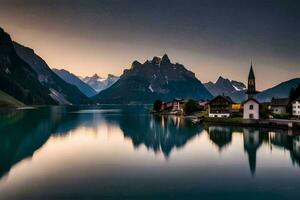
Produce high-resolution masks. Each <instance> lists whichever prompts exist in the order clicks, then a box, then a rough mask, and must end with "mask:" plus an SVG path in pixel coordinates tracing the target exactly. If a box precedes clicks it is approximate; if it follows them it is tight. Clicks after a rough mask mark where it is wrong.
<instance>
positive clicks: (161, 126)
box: [0, 107, 300, 177]
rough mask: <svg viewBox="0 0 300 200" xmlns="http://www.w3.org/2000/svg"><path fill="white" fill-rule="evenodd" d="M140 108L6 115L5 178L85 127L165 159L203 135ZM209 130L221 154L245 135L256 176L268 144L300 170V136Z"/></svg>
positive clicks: (0, 161)
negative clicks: (107, 131)
mask: <svg viewBox="0 0 300 200" xmlns="http://www.w3.org/2000/svg"><path fill="white" fill-rule="evenodd" d="M72 109H74V112H73V110H72ZM141 110H144V108H142V109H141V108H136V107H132V108H131V107H124V108H122V109H121V110H120V112H118V113H115V112H114V111H105V112H104V113H102V112H100V113H99V112H93V111H89V110H85V112H84V113H82V112H77V111H78V108H63V107H52V108H42V109H38V110H31V111H22V112H21V111H20V112H16V113H15V112H10V113H9V115H5V117H3V115H1V116H0V177H2V176H3V175H4V174H6V173H7V172H8V171H9V170H10V169H11V167H12V166H13V165H15V164H16V163H18V162H19V161H21V160H23V159H25V158H27V157H30V156H32V155H33V154H34V152H35V151H36V150H37V149H39V148H40V147H41V146H43V145H44V143H45V142H46V141H47V140H48V139H49V137H50V136H51V135H53V134H54V135H59V136H63V135H65V134H67V133H68V132H70V130H74V129H76V128H78V127H82V126H84V127H88V128H93V129H95V133H97V128H98V127H99V125H100V124H101V123H106V124H107V126H119V127H120V129H121V130H122V131H123V134H124V136H125V137H128V138H130V139H131V140H132V143H133V145H134V147H138V146H140V145H145V146H146V147H147V148H148V149H151V150H153V151H154V152H163V154H164V155H165V156H166V157H168V156H169V155H170V153H171V151H172V150H173V149H174V148H181V147H183V146H184V145H186V144H187V142H188V141H189V140H191V139H192V138H193V137H194V136H195V135H197V134H199V133H201V132H202V128H201V127H199V126H194V125H192V124H190V123H188V122H187V121H185V120H184V119H182V118H180V117H175V116H173V117H171V116H169V117H166V116H151V115H148V114H145V113H144V111H142V112H141ZM81 111H82V110H81ZM96 111H97V110H96ZM98 111H99V110H98ZM208 130H209V138H210V140H211V141H212V142H213V143H214V144H216V145H217V146H218V148H219V149H220V151H221V150H222V149H224V147H226V146H229V145H230V144H231V141H232V133H233V131H238V132H243V141H244V150H245V151H246V152H247V154H248V158H249V166H250V171H251V173H252V174H255V170H256V152H257V150H258V148H259V147H260V146H261V145H262V143H263V142H269V143H270V144H272V145H273V146H277V147H280V148H284V149H286V150H288V151H289V152H290V157H291V160H292V162H293V164H297V165H298V166H299V167H300V136H291V135H288V134H287V133H286V132H284V133H280V132H276V133H275V132H270V133H269V132H267V131H262V130H258V129H249V128H236V127H235V128H228V127H216V126H211V127H209V128H208Z"/></svg>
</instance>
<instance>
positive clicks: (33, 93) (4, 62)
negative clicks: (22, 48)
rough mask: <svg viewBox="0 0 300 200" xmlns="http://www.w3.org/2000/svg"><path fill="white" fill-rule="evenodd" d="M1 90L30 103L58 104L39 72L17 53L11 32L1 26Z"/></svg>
mask: <svg viewBox="0 0 300 200" xmlns="http://www.w3.org/2000/svg"><path fill="white" fill-rule="evenodd" d="M0 90H2V91H3V92H5V93H7V94H8V95H10V96H12V97H14V98H15V99H17V100H18V101H21V102H22V103H25V104H30V105H44V104H57V102H56V101H55V100H53V99H52V98H51V97H50V93H51V92H50V90H49V89H48V88H47V87H45V86H43V85H42V84H41V83H40V82H39V79H38V75H37V73H36V72H35V71H34V70H33V69H32V68H31V67H30V66H29V65H28V64H27V63H26V62H25V61H23V60H22V59H21V58H20V57H19V56H18V55H17V53H16V51H15V48H14V45H13V42H12V40H11V37H10V36H9V34H7V33H6V32H4V30H3V29H2V28H0Z"/></svg>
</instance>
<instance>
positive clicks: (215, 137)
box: [208, 126, 300, 175]
mask: <svg viewBox="0 0 300 200" xmlns="http://www.w3.org/2000/svg"><path fill="white" fill-rule="evenodd" d="M208 130H209V131H208V134H209V139H210V140H211V141H212V142H213V144H215V145H216V146H217V147H218V149H219V151H220V152H221V151H222V150H223V149H224V148H225V147H227V146H229V145H230V144H231V142H232V133H233V131H234V130H235V131H237V132H240V133H242V134H243V142H244V151H245V152H246V154H247V156H248V162H249V168H250V172H251V174H252V175H255V171H256V165H257V151H258V149H259V148H260V146H261V145H262V144H263V143H265V144H268V145H269V147H270V151H272V148H273V147H274V146H276V147H279V148H283V149H285V150H287V151H288V152H289V153H290V157H291V161H292V163H293V164H297V165H298V166H299V167H300V136H295V135H288V134H287V133H286V132H285V131H279V130H278V131H277V132H269V131H268V130H261V129H256V128H235V129H233V128H230V127H221V126H211V127H209V129H208Z"/></svg>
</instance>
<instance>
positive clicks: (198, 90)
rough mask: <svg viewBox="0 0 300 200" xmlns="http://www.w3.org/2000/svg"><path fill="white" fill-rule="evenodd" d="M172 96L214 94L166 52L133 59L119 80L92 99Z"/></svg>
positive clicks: (125, 100) (118, 100) (150, 100)
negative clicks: (139, 59)
mask: <svg viewBox="0 0 300 200" xmlns="http://www.w3.org/2000/svg"><path fill="white" fill-rule="evenodd" d="M173 98H185V99H189V98H192V99H211V98H212V95H211V94H210V92H209V91H208V90H207V89H206V88H205V87H204V86H203V84H202V83H201V81H199V80H198V79H197V78H196V77H195V74H194V73H193V72H191V71H189V70H187V69H186V68H185V67H184V66H183V65H181V64H179V63H175V64H174V63H171V61H170V59H169V57H168V56H167V55H166V54H165V55H164V56H163V57H162V58H159V57H154V58H153V59H152V60H147V61H146V62H145V63H143V64H142V63H140V62H138V61H134V62H133V63H132V65H131V68H130V69H125V70H124V72H123V74H122V75H121V77H120V78H119V80H118V81H117V82H116V83H115V84H113V85H112V86H111V87H109V88H108V89H106V90H103V91H101V92H100V93H99V94H98V95H96V96H95V97H93V99H94V100H95V101H96V102H98V103H121V104H129V103H153V101H154V100H156V99H162V100H164V101H168V100H171V99H173Z"/></svg>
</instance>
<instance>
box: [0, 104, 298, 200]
mask: <svg viewBox="0 0 300 200" xmlns="http://www.w3.org/2000/svg"><path fill="white" fill-rule="evenodd" d="M299 195H300V137H299V136H297V134H291V133H288V132H287V131H283V130H267V129H254V128H240V127H226V126H208V125H193V124H192V123H190V122H189V121H187V120H185V119H183V118H180V117H175V116H169V117H159V116H152V115H149V114H148V112H147V106H113V105H110V106H109V105H106V106H98V107H40V108H37V109H34V108H28V109H23V110H10V111H2V112H1V117H0V199H1V200H2V199H8V200H11V199H13V200H14V199H22V200H23V199H26V200H28V199H29V200H30V199H201V198H202V199H292V198H293V199H297V198H299Z"/></svg>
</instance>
